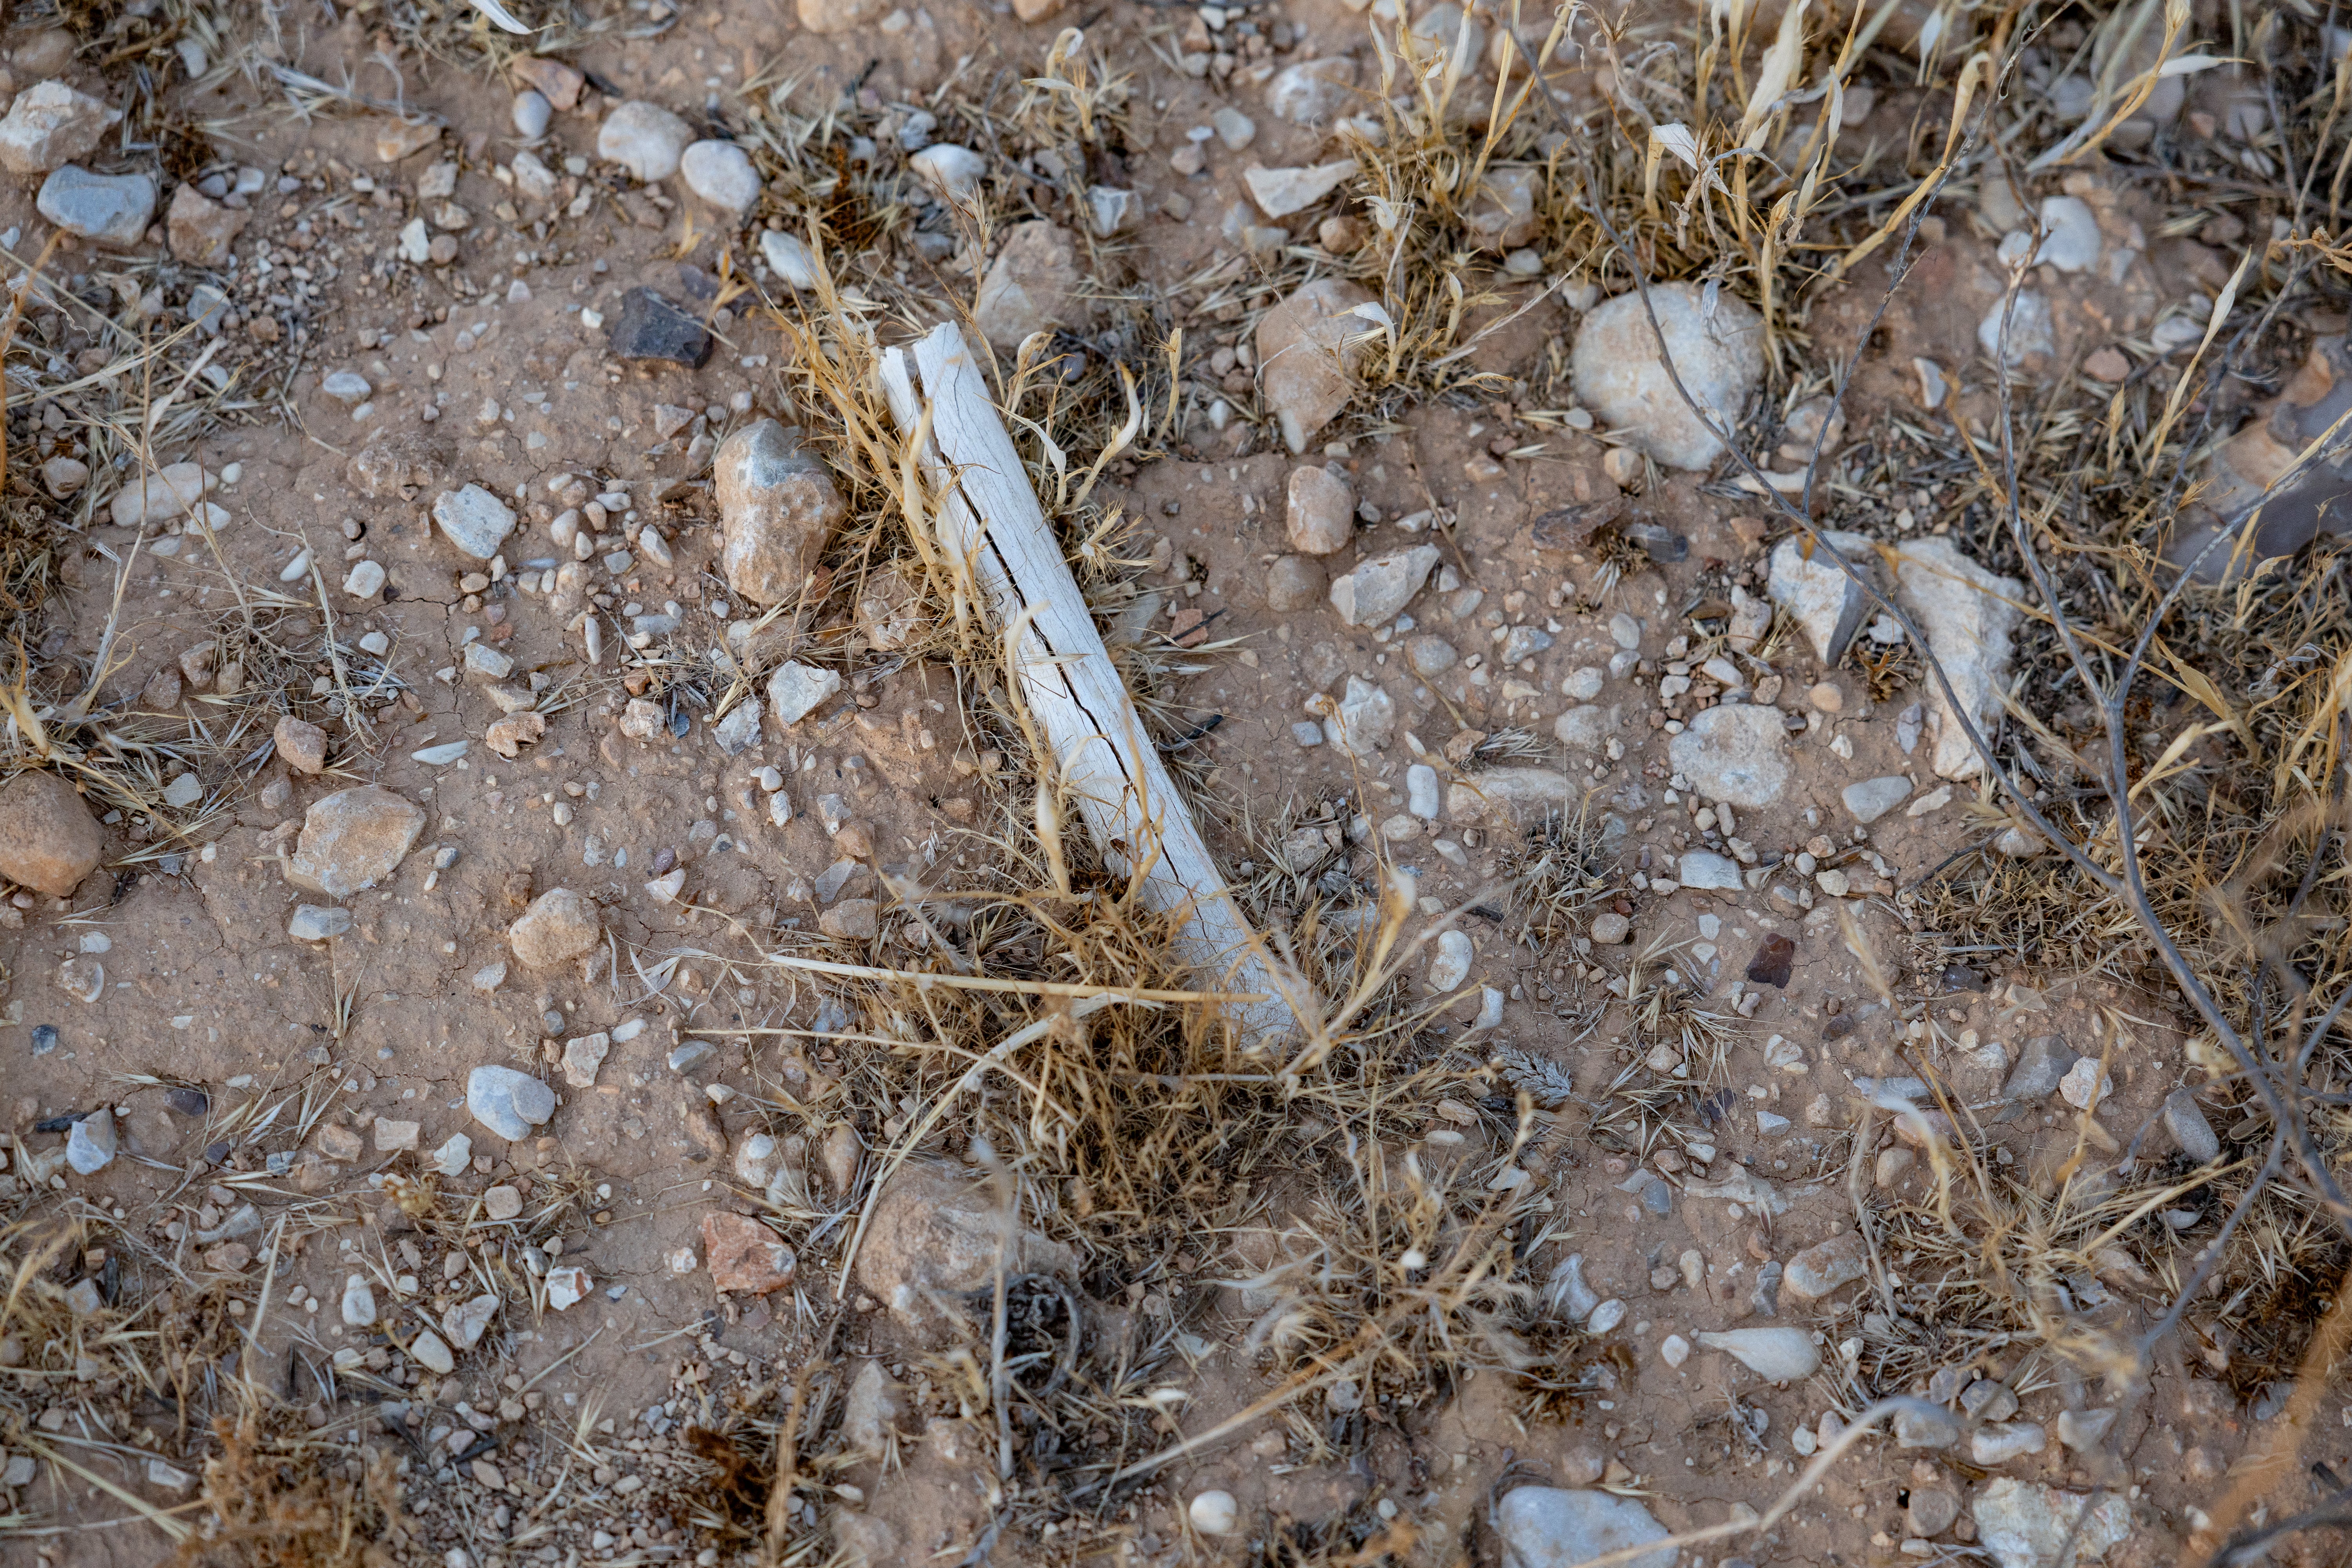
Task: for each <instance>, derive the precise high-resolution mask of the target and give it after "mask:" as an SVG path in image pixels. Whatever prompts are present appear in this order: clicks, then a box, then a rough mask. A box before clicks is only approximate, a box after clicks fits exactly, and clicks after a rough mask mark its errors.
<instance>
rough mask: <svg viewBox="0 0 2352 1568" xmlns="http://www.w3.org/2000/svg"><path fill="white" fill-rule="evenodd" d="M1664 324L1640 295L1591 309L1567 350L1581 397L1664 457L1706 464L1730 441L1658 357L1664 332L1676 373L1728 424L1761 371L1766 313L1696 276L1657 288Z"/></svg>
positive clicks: (1672, 462) (1681, 464) (1677, 463)
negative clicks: (1695, 407) (1705, 286)
mask: <svg viewBox="0 0 2352 1568" xmlns="http://www.w3.org/2000/svg"><path fill="white" fill-rule="evenodd" d="M1650 304H1651V306H1652V308H1654V310H1656V312H1657V328H1656V330H1655V331H1654V330H1653V329H1652V327H1651V325H1650V315H1649V311H1648V310H1644V309H1643V303H1642V296H1641V294H1640V293H1639V292H1635V293H1630V294H1620V295H1618V296H1617V297H1616V298H1615V299H1613V300H1609V301H1607V302H1606V303H1605V304H1602V305H1601V306H1599V307H1598V308H1596V309H1595V310H1592V311H1591V313H1589V314H1588V315H1587V316H1586V317H1585V318H1584V321H1583V322H1582V323H1581V324H1580V326H1579V328H1578V329H1577V334H1576V347H1575V350H1574V352H1573V353H1571V354H1570V370H1571V373H1572V374H1573V376H1574V380H1575V386H1576V395H1577V398H1578V400H1579V401H1580V402H1581V403H1582V404H1583V405H1585V406H1586V407H1588V408H1590V409H1591V410H1592V411H1593V412H1594V413H1595V414H1597V415H1599V416H1601V419H1602V420H1603V421H1605V422H1606V423H1607V425H1608V426H1609V427H1610V428H1611V429H1612V430H1615V431H1619V432H1622V433H1623V434H1625V435H1627V436H1629V437H1632V439H1633V441H1634V442H1635V443H1636V444H1638V445H1639V446H1640V447H1642V449H1643V450H1644V451H1646V452H1648V453H1649V454H1650V456H1652V457H1653V458H1656V459H1657V460H1658V461H1659V462H1661V463H1664V464H1667V465H1668V466H1670V467H1673V468H1706V466H1707V465H1708V464H1710V463H1712V462H1714V461H1715V460H1716V458H1717V457H1719V456H1721V455H1722V452H1723V442H1722V441H1721V440H1720V439H1719V438H1718V437H1717V436H1716V434H1715V432H1714V431H1713V430H1710V429H1709V428H1708V427H1707V426H1708V421H1707V420H1702V419H1701V418H1700V417H1699V416H1697V415H1696V414H1694V413H1693V412H1692V411H1691V407H1690V405H1689V404H1687V403H1685V402H1684V401H1683V396H1682V394H1681V393H1679V392H1677V391H1675V384H1674V379H1673V378H1672V377H1670V376H1669V375H1668V374H1667V373H1666V367H1665V363H1664V362H1663V361H1661V360H1660V358H1659V354H1658V343H1659V338H1660V335H1661V334H1663V335H1664V341H1665V347H1666V353H1667V354H1668V355H1669V356H1670V357H1671V358H1672V360H1673V363H1674V367H1675V374H1678V375H1679V376H1680V377H1681V379H1682V384H1683V385H1684V386H1685V388H1687V389H1688V390H1689V392H1690V395H1691V396H1692V397H1693V398H1695V399H1696V400H1697V402H1698V403H1699V405H1700V406H1701V407H1703V408H1705V409H1706V411H1707V413H1708V416H1709V419H1711V421H1712V423H1713V424H1714V425H1715V426H1717V427H1718V428H1724V429H1728V428H1730V427H1731V426H1735V425H1737V424H1738V420H1739V416H1740V412H1741V410H1742V409H1743V408H1744V407H1745V406H1746V405H1747V402H1748V398H1749V397H1750V396H1751V395H1753V394H1754V393H1755V391H1756V387H1757V385H1758V384H1759V382H1760V381H1762V379H1763V375H1764V319H1763V318H1762V317H1761V316H1759V315H1758V314H1757V313H1756V312H1755V310H1752V309H1750V308H1749V307H1748V305H1747V304H1745V303H1744V302H1742V301H1741V300H1739V299H1738V298H1737V297H1736V296H1734V295H1733V294H1732V293H1731V291H1730V290H1729V289H1718V290H1715V291H1714V298H1713V300H1712V302H1711V303H1710V300H1709V299H1708V295H1707V291H1706V290H1702V289H1700V288H1698V287H1697V286H1696V285H1694V284H1689V283H1664V284H1659V285H1656V286H1654V287H1653V288H1652V289H1650Z"/></svg>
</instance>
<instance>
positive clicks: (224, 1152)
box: [205, 1143, 229, 1165]
mask: <svg viewBox="0 0 2352 1568" xmlns="http://www.w3.org/2000/svg"><path fill="white" fill-rule="evenodd" d="M228 1156H229V1146H228V1145H227V1144H226V1143H207V1144H205V1163H206V1164H209V1165H226V1164H227V1163H228Z"/></svg>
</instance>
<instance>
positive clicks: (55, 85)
mask: <svg viewBox="0 0 2352 1568" xmlns="http://www.w3.org/2000/svg"><path fill="white" fill-rule="evenodd" d="M121 121H122V111H121V110H119V109H116V108H114V107H113V106H112V105H110V104H109V103H107V102H106V100H103V99H98V98H92V97H90V96H89V94H88V93H86V92H79V91H76V90H75V89H74V88H73V87H72V86H71V85H70V84H68V83H67V82H63V81H54V80H53V81H37V82H35V83H34V84H33V85H32V86H30V87H28V88H26V89H25V90H24V91H22V92H20V93H18V94H17V95H16V101H15V102H13V103H11V104H10V105H9V106H8V114H7V118H5V120H0V168H4V169H6V170H7V171H8V172H9V173H10V174H47V172H48V171H50V170H51V169H54V168H56V167H57V166H58V164H60V163H64V162H66V161H67V160H68V159H69V158H79V157H82V156H84V155H85V154H87V153H93V152H95V151H97V149H98V144H99V142H101V141H103V140H104V139H105V137H106V133H107V132H109V131H110V130H111V129H113V128H114V127H115V126H116V125H118V124H120V123H121Z"/></svg>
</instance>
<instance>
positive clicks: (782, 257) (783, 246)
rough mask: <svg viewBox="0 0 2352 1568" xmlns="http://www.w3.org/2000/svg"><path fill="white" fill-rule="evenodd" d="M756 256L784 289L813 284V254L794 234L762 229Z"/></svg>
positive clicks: (814, 272) (806, 286)
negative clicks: (758, 253)
mask: <svg viewBox="0 0 2352 1568" xmlns="http://www.w3.org/2000/svg"><path fill="white" fill-rule="evenodd" d="M760 259H761V260H762V261H765V262H766V263H767V264H768V270H769V271H771V272H772V273H774V274H775V275H776V278H777V279H778V280H779V281H780V282H782V284H783V285H784V287H786V288H787V289H814V288H815V287H816V275H817V265H816V253H815V252H814V251H812V250H811V249H810V248H809V247H808V241H806V240H804V239H803V238H801V237H799V236H798V235H793V234H786V233H784V232H783V230H782V229H775V228H771V229H765V230H762V231H761V235H760Z"/></svg>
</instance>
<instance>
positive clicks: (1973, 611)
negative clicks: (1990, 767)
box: [1895, 538, 2025, 779]
mask: <svg viewBox="0 0 2352 1568" xmlns="http://www.w3.org/2000/svg"><path fill="white" fill-rule="evenodd" d="M1898 554H1899V558H1900V563H1899V564H1898V565H1897V567H1896V568H1895V577H1896V580H1897V582H1898V584H1900V588H1901V595H1902V599H1903V603H1904V605H1905V606H1906V608H1908V609H1909V610H1910V612H1911V615H1912V617H1913V618H1914V619H1915V620H1916V622H1917V623H1918V625H1919V629H1920V630H1921V631H1922V632H1923V633H1925V634H1926V636H1927V651H1928V652H1930V653H1932V654H1934V655H1935V656H1936V660H1937V663H1939V664H1940V665H1942V666H1943V668H1944V676H1945V679H1948V680H1949V681H1950V682H1951V689H1952V692H1953V695H1954V696H1955V697H1956V698H1958V700H1959V703H1960V707H1961V710H1964V711H1965V712H1966V713H1967V714H1968V716H1969V719H1970V720H1971V721H1974V723H1975V725H1976V727H1977V729H1978V731H1979V732H1980V733H1981V734H1983V735H1984V737H1985V738H1986V740H1987V741H1988V742H1990V740H1991V739H1992V736H1993V731H1994V729H1995V727H1996V726H1998V725H1999V723H2000V715H2001V704H2000V693H2001V691H2002V690H2003V689H2005V688H2006V687H2007V684H2008V681H2009V659H2010V634H2011V631H2013V630H2014V629H2015V628H2016V626H2017V621H2018V611H2017V608H2016V605H2017V604H2018V602H2019V601H2021V600H2022V599H2023V598H2024V597H2025V584H2022V583H2021V582H2019V581H2018V580H2017V579H2016V578H2014V577H2002V576H2000V575H1997V574H1994V573H1991V572H1988V571H1986V570H1985V569H1984V568H1983V567H1981V566H1979V565H1978V564H1977V563H1975V562H1973V561H1970V560H1969V558H1968V557H1967V556H1965V555H1963V554H1961V553H1960V551H1959V547H1958V545H1956V544H1954V543H1953V542H1951V541H1950V540H1949V539H1945V538H1934V539H1915V540H1911V541H1908V542H1906V543H1905V544H1904V545H1903V547H1902V549H1901V550H1900V552H1898ZM1927 697H1928V702H1929V703H1930V705H1931V706H1932V707H1933V708H1934V709H1935V710H1936V711H1937V714H1939V715H1940V716H1941V719H1942V724H1941V727H1940V729H1939V730H1938V731H1937V735H1936V747H1935V751H1934V752H1933V754H1932V755H1931V757H1930V758H1929V765H1930V766H1931V767H1933V768H1934V770H1935V773H1936V776H1937V778H1945V779H1967V778H1974V777H1976V776H1977V774H1978V773H1981V772H1982V771H1983V767H1984V763H1983V761H1982V759H1981V758H1979V756H1978V755H1977V752H1976V748H1975V747H1974V746H1973V745H1971V744H1970V743H1969V737H1968V731H1966V730H1964V729H1962V728H1961V726H1960V722H1959V720H1958V716H1957V715H1956V714H1955V712H1954V710H1953V709H1952V706H1951V704H1950V703H1949V702H1948V701H1947V700H1945V697H1944V688H1943V687H1942V686H1941V685H1940V684H1937V683H1932V682H1931V683H1930V684H1929V686H1928V691H1927Z"/></svg>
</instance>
